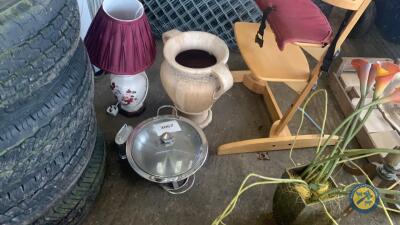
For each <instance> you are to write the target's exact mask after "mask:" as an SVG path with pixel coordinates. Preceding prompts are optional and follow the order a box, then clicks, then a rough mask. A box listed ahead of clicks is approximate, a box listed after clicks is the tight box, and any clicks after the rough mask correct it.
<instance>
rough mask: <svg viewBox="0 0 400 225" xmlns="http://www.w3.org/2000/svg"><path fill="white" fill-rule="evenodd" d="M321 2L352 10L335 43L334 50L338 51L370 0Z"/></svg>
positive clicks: (331, 0)
mask: <svg viewBox="0 0 400 225" xmlns="http://www.w3.org/2000/svg"><path fill="white" fill-rule="evenodd" d="M323 2H325V3H327V4H330V5H332V6H335V7H339V8H342V9H347V10H351V11H353V12H352V15H351V16H350V19H349V21H348V23H347V25H346V27H345V29H344V30H343V31H342V32H341V34H340V36H339V40H338V41H337V43H336V46H335V52H338V51H339V50H340V47H341V46H342V44H343V42H344V41H345V40H346V38H347V36H348V35H349V34H350V32H351V30H352V29H353V28H354V26H355V25H356V24H357V22H358V20H359V19H360V17H361V16H362V14H363V13H364V12H365V10H366V9H367V7H368V5H369V4H370V3H371V0H323Z"/></svg>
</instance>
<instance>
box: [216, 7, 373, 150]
mask: <svg viewBox="0 0 400 225" xmlns="http://www.w3.org/2000/svg"><path fill="white" fill-rule="evenodd" d="M266 1H267V2H268V1H273V0H266ZM310 1H311V0H310ZM323 1H324V2H325V3H328V4H331V5H332V6H335V7H340V8H343V9H346V10H349V12H348V14H347V16H346V18H347V19H346V20H347V24H346V23H343V24H342V26H341V29H340V30H339V33H338V34H337V35H336V36H335V38H334V39H333V41H332V42H331V46H324V45H323V44H321V43H311V42H301V41H295V42H291V43H289V44H286V45H285V47H284V49H283V50H282V51H281V50H280V49H279V47H280V48H281V49H282V45H280V46H279V47H278V45H277V43H276V41H275V35H274V33H273V29H271V26H273V24H271V25H268V26H267V28H266V29H265V33H264V44H263V47H262V48H260V46H259V45H258V44H257V43H255V40H254V36H255V34H256V33H257V31H258V30H259V26H260V24H258V23H247V22H237V23H235V25H234V30H235V36H236V41H237V45H238V47H239V49H240V52H241V54H242V57H243V59H244V61H245V62H246V64H247V66H248V67H249V70H244V71H232V74H233V77H234V81H235V82H241V83H243V84H244V85H245V86H246V87H247V88H248V89H250V90H251V91H253V92H255V93H257V94H260V95H263V98H264V102H265V104H266V106H267V110H268V111H269V114H270V117H271V119H272V121H274V122H273V124H272V126H271V129H270V132H269V135H268V137H266V138H258V139H252V140H245V141H238V142H233V143H228V144H224V145H222V146H220V147H219V148H218V154H219V155H225V154H236V153H250V152H265V151H274V150H284V149H290V148H291V147H292V146H291V145H292V143H293V140H294V138H295V136H293V135H292V134H291V132H290V130H289V128H288V126H287V125H288V123H289V122H290V120H291V119H292V118H293V115H294V114H295V112H296V111H297V109H298V108H299V107H300V105H301V104H302V103H303V102H304V100H305V98H306V97H307V96H308V94H309V93H310V91H311V90H312V88H313V86H314V85H316V83H317V81H318V78H319V74H320V73H321V67H322V66H323V64H324V61H325V62H326V61H327V60H329V57H330V58H333V56H334V55H337V54H338V52H339V50H340V47H341V45H342V44H343V42H344V40H345V39H346V38H347V36H348V34H349V33H350V31H351V30H352V29H353V27H354V26H355V24H356V23H357V21H358V20H359V18H360V17H361V15H362V14H363V13H364V11H365V9H366V8H367V7H368V5H369V4H370V2H371V0H323ZM277 4H280V3H277ZM278 6H279V5H278ZM277 10H279V8H278V9H277ZM271 13H273V12H271ZM274 32H276V31H275V30H274ZM328 49H329V51H328ZM302 50H304V51H306V52H308V53H309V54H310V55H311V56H312V57H313V58H314V59H315V60H317V61H318V63H317V65H316V66H315V67H314V68H313V70H312V71H311V73H310V69H309V63H308V61H307V59H306V56H305V54H304V53H303V51H302ZM327 52H328V53H327ZM325 56H326V57H325ZM324 59H325V60H324ZM325 70H326V68H325ZM269 82H284V83H285V84H287V85H288V86H289V87H290V88H292V89H293V90H295V91H296V92H297V93H298V94H299V96H298V97H297V99H296V100H295V101H294V102H293V104H292V106H291V108H290V109H289V110H288V111H287V112H286V113H285V114H282V112H281V110H280V108H279V106H278V104H277V101H276V99H275V96H274V94H273V93H272V91H271V89H270V87H269V85H268V83H269ZM328 136H329V135H325V136H324V137H323V141H324V140H326V139H327V137H328ZM338 139H339V137H335V138H333V139H331V140H330V142H329V144H331V145H332V144H335V143H336V142H337V141H338ZM319 141H320V135H318V134H309V135H300V136H298V137H297V139H296V146H295V148H310V147H315V146H317V145H318V143H319Z"/></svg>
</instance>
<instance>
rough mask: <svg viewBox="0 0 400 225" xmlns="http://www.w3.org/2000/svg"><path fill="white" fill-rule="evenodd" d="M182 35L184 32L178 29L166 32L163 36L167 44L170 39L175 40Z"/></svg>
mask: <svg viewBox="0 0 400 225" xmlns="http://www.w3.org/2000/svg"><path fill="white" fill-rule="evenodd" d="M181 33H182V32H181V31H179V30H177V29H173V30H169V31H167V32H164V33H163V34H162V40H163V42H164V44H165V42H167V41H168V40H169V39H171V38H173V37H175V36H177V35H179V34H181Z"/></svg>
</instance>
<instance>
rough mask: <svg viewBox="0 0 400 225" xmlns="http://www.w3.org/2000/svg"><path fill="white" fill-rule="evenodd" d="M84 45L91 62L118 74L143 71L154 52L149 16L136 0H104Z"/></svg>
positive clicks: (149, 62) (154, 54)
mask: <svg viewBox="0 0 400 225" xmlns="http://www.w3.org/2000/svg"><path fill="white" fill-rule="evenodd" d="M85 45H86V48H87V51H88V53H89V57H90V61H91V62H92V64H93V65H95V66H97V67H99V68H101V69H103V70H105V71H107V72H111V73H113V74H119V75H125V74H126V75H131V74H137V73H140V72H143V71H145V70H146V69H147V68H148V67H150V66H151V64H153V62H154V59H155V56H156V48H155V41H154V39H153V35H152V33H151V29H150V25H149V22H148V19H147V17H146V15H145V13H144V9H143V5H142V4H141V3H140V2H139V1H137V0H104V2H103V5H102V6H101V7H100V9H99V11H98V12H97V14H96V16H95V18H94V19H93V21H92V24H91V25H90V28H89V30H88V33H87V35H86V37H85Z"/></svg>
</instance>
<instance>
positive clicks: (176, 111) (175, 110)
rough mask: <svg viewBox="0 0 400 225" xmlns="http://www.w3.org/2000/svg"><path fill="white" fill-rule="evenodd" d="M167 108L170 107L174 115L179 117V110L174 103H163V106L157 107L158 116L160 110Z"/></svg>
mask: <svg viewBox="0 0 400 225" xmlns="http://www.w3.org/2000/svg"><path fill="white" fill-rule="evenodd" d="M166 108H170V109H172V113H171V114H172V115H174V116H175V117H178V110H177V109H176V108H175V106H173V105H163V106H161V107H160V108H158V109H157V117H159V116H160V111H161V110H162V109H166Z"/></svg>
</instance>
